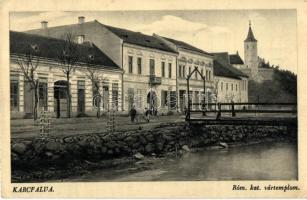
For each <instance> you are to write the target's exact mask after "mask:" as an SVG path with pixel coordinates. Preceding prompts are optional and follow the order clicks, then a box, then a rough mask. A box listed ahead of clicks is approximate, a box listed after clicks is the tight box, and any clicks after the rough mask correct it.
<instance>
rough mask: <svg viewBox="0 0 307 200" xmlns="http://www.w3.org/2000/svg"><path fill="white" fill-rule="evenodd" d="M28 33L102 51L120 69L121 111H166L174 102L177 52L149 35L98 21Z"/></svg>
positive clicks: (43, 25) (82, 19)
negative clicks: (87, 44)
mask: <svg viewBox="0 0 307 200" xmlns="http://www.w3.org/2000/svg"><path fill="white" fill-rule="evenodd" d="M27 32H28V33H33V34H38V35H44V36H49V37H55V38H61V37H62V36H63V35H64V34H66V33H72V34H73V35H74V36H75V38H76V41H77V42H78V43H84V42H85V41H90V42H92V43H94V44H95V45H96V46H97V47H98V48H99V49H101V50H103V51H104V52H105V53H106V54H107V55H108V56H109V57H110V58H111V59H112V60H113V61H114V62H115V63H116V64H117V65H118V66H119V67H120V68H121V69H122V70H123V72H124V73H123V74H122V80H123V81H122V86H121V88H122V91H123V93H122V96H121V99H122V100H123V101H122V102H121V109H120V110H123V111H129V110H130V108H131V106H132V105H135V106H136V108H137V109H141V110H144V108H145V107H150V108H156V109H161V110H168V109H169V108H173V107H174V108H175V107H176V106H175V105H173V104H175V102H176V99H175V97H173V98H171V97H172V96H175V95H174V94H176V58H177V55H178V53H177V52H176V51H174V50H173V49H172V48H170V47H168V46H167V45H165V44H164V43H163V42H161V41H160V40H159V39H157V38H156V37H153V36H149V35H145V34H142V33H140V32H133V31H129V30H126V29H121V28H116V27H112V26H108V25H104V24H101V23H100V22H98V21H96V20H95V21H91V22H85V21H84V17H79V21H78V23H77V24H72V25H66V26H58V27H51V28H48V26H47V24H46V22H43V24H42V28H41V29H36V30H30V31H27Z"/></svg>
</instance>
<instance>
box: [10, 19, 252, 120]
mask: <svg viewBox="0 0 307 200" xmlns="http://www.w3.org/2000/svg"><path fill="white" fill-rule="evenodd" d="M41 25H42V26H41V28H40V29H35V30H29V31H25V32H14V31H11V32H10V55H11V56H10V58H11V64H10V65H11V66H10V71H11V72H10V76H11V79H10V81H11V117H12V118H19V117H27V116H28V117H31V116H32V114H33V106H34V103H33V102H34V100H33V99H34V97H33V96H34V95H33V89H32V88H31V87H32V86H31V83H29V81H28V79H27V77H25V73H24V71H23V70H22V68H21V62H27V57H29V51H33V50H34V51H36V52H39V53H38V54H37V56H33V58H35V59H36V60H35V61H36V64H37V68H35V71H33V73H34V77H36V79H38V80H39V83H38V110H47V111H50V112H52V113H54V116H57V117H66V116H67V103H68V102H67V101H68V100H67V99H68V98H67V95H68V94H67V85H68V84H67V75H66V74H65V73H64V71H65V69H64V68H63V67H64V65H63V62H61V61H60V60H59V55H60V54H61V55H62V54H65V52H63V48H62V47H63V46H65V44H66V43H67V41H65V40H64V39H63V38H64V37H63V36H65V35H67V34H68V33H69V35H71V36H73V37H72V38H73V40H74V42H75V43H76V45H75V47H76V51H77V52H78V56H77V61H76V62H75V65H76V67H74V69H73V70H72V72H71V73H70V75H69V79H70V80H69V85H70V90H71V111H72V115H73V116H78V115H83V114H86V115H94V113H95V112H96V109H97V108H96V105H95V98H96V96H97V95H96V94H97V91H95V90H94V87H93V86H92V83H93V82H92V81H91V79H90V78H89V77H88V72H89V68H92V69H95V73H97V74H98V76H99V77H100V79H99V86H100V87H99V94H101V95H102V97H101V100H102V103H101V109H102V110H103V111H106V110H108V109H110V108H111V107H112V108H114V109H116V110H118V111H119V112H128V111H129V110H130V108H131V106H135V107H136V108H137V109H139V110H144V109H145V108H146V107H147V108H154V109H156V110H158V113H166V112H168V111H169V110H174V111H179V112H182V111H183V110H184V107H185V106H186V103H187V80H186V78H187V76H188V75H189V74H190V73H191V72H192V71H193V70H194V69H195V68H196V67H197V69H198V70H199V71H200V73H201V74H202V75H203V77H205V88H204V81H203V80H202V77H201V76H200V75H199V74H197V73H195V74H193V75H192V77H191V80H190V96H191V97H192V101H193V102H194V103H202V102H203V101H205V103H214V102H231V101H234V102H247V101H248V75H246V74H245V73H243V72H242V71H241V70H240V69H242V68H246V65H245V64H244V62H243V61H242V59H241V57H240V56H239V54H238V53H237V54H228V53H227V52H222V53H208V52H206V51H204V50H201V49H199V48H196V47H194V46H192V45H190V44H187V43H186V42H183V41H178V40H175V39H172V38H167V37H163V36H161V35H157V34H153V35H145V34H142V33H140V32H134V31H130V30H125V29H121V28H117V27H112V26H109V25H105V24H102V23H100V22H98V21H97V20H94V21H90V22H85V18H84V17H79V18H78V23H76V24H71V25H65V26H57V27H48V22H46V21H43V22H42V24H41ZM250 30H251V28H250ZM249 35H250V34H249ZM249 35H248V37H250V36H249ZM245 43H246V42H245ZM89 60H90V65H89ZM28 64H29V63H28ZM196 107H197V106H196Z"/></svg>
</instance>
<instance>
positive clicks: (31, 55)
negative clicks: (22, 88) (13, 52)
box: [17, 44, 40, 120]
mask: <svg viewBox="0 0 307 200" xmlns="http://www.w3.org/2000/svg"><path fill="white" fill-rule="evenodd" d="M17 62H18V65H19V67H20V69H21V71H22V73H23V75H24V77H25V79H26V80H27V81H28V82H29V84H30V90H31V91H32V92H33V93H32V94H33V100H34V107H33V119H34V120H36V119H37V116H38V115H37V106H38V101H39V97H38V87H39V78H38V77H37V76H36V70H37V68H38V66H39V62H40V51H39V47H38V46H37V45H30V44H29V47H28V49H27V50H26V53H25V55H24V56H20V57H19V58H18V59H17Z"/></svg>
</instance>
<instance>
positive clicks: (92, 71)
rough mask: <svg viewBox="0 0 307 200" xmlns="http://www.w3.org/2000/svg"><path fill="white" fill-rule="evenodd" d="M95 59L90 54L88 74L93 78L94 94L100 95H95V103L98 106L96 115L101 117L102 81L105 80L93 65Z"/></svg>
mask: <svg viewBox="0 0 307 200" xmlns="http://www.w3.org/2000/svg"><path fill="white" fill-rule="evenodd" d="M93 60H94V57H93V55H89V59H88V62H87V63H86V64H87V74H86V76H87V77H88V78H89V79H90V80H91V82H92V88H93V94H94V95H95V96H96V97H98V98H94V97H93V101H95V102H93V103H96V106H97V114H96V117H97V118H100V107H101V99H102V95H101V94H100V83H101V81H102V80H103V78H102V75H101V74H100V73H99V71H98V70H97V68H96V67H95V66H93V65H92V64H91V63H92V61H93Z"/></svg>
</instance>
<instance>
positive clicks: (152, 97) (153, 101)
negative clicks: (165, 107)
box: [147, 91, 158, 114]
mask: <svg viewBox="0 0 307 200" xmlns="http://www.w3.org/2000/svg"><path fill="white" fill-rule="evenodd" d="M147 105H148V109H149V110H151V111H152V113H153V114H156V112H157V110H158V97H157V94H156V92H155V91H149V92H148V94H147Z"/></svg>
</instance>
